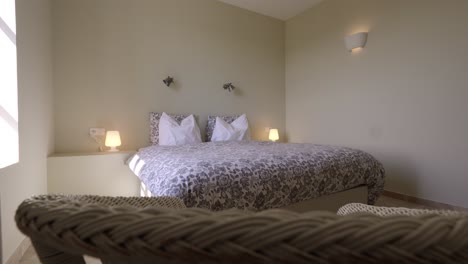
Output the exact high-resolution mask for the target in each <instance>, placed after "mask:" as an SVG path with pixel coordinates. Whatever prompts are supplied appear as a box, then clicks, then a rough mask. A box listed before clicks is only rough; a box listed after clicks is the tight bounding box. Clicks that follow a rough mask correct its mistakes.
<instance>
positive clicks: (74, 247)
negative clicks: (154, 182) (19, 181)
mask: <svg viewBox="0 0 468 264" xmlns="http://www.w3.org/2000/svg"><path fill="white" fill-rule="evenodd" d="M140 199H142V202H141V203H140V202H139V200H140ZM148 199H150V201H148ZM151 199H152V198H131V199H129V200H126V199H122V198H115V205H117V206H112V205H114V199H113V198H99V197H92V196H86V197H83V199H81V198H80V197H76V196H74V197H72V198H70V197H62V198H61V197H59V196H52V197H48V196H40V197H36V198H32V199H29V200H26V201H24V202H23V203H22V204H21V205H20V207H19V208H18V211H17V214H16V221H17V224H18V227H19V228H20V230H21V231H22V232H23V233H25V234H26V235H28V236H30V237H31V238H32V241H33V243H34V244H35V245H39V246H36V249H39V250H40V249H41V247H42V248H44V249H43V252H45V253H43V254H42V256H43V257H42V258H41V260H42V261H43V263H66V262H61V261H60V260H63V259H68V261H70V259H72V260H73V261H71V262H69V263H82V262H80V261H81V259H73V256H79V255H83V254H87V255H91V256H94V257H98V258H101V259H103V260H104V262H105V263H106V262H107V263H152V262H154V263H156V261H157V263H166V261H170V263H467V262H468V218H467V217H466V215H462V214H460V215H451V216H442V215H434V214H432V215H418V216H403V215H396V216H387V217H380V216H377V215H373V214H357V215H356V214H352V215H347V216H338V215H335V214H332V213H326V212H311V213H305V214H297V213H293V212H288V211H282V210H270V211H263V212H257V213H253V212H247V211H239V210H228V211H222V212H211V211H207V210H201V209H180V208H179V209H168V208H159V207H147V206H148V205H151V204H153V203H152V202H151ZM153 199H154V198H153ZM94 202H96V203H94ZM132 204H134V206H129V205H132ZM154 204H157V202H156V203H154ZM164 204H166V205H167V204H168V203H166V202H165V203H164ZM169 204H172V202H170V203H169ZM175 204H178V203H177V202H176V203H175ZM121 205H124V207H122V206H121ZM179 205H180V204H179ZM54 250H55V251H56V252H54ZM38 253H39V255H41V253H40V252H38ZM61 254H62V255H63V254H64V255H65V256H62V255H61ZM57 256H60V258H58V257H57ZM54 258H55V259H54ZM49 260H50V261H49Z"/></svg>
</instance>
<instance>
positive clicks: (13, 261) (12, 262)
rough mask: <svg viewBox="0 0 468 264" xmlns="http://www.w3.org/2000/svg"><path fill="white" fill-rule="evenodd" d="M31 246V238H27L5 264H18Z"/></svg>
mask: <svg viewBox="0 0 468 264" xmlns="http://www.w3.org/2000/svg"><path fill="white" fill-rule="evenodd" d="M30 246H31V240H29V238H25V239H24V240H23V242H21V244H20V245H19V246H18V248H17V249H16V250H15V252H13V255H11V257H10V258H9V259H8V260H7V262H5V264H18V263H19V262H20V260H21V258H23V256H24V253H26V250H28V248H29V247H30Z"/></svg>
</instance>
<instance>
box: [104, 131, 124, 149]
mask: <svg viewBox="0 0 468 264" xmlns="http://www.w3.org/2000/svg"><path fill="white" fill-rule="evenodd" d="M105 144H106V147H110V150H109V151H119V150H118V149H117V147H119V146H120V145H122V142H121V141H120V133H119V131H107V134H106V143H105Z"/></svg>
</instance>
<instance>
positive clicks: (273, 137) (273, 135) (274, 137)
mask: <svg viewBox="0 0 468 264" xmlns="http://www.w3.org/2000/svg"><path fill="white" fill-rule="evenodd" d="M268 138H269V139H270V140H271V141H273V142H275V141H277V140H278V139H279V133H278V129H276V128H273V129H270V134H269V135H268Z"/></svg>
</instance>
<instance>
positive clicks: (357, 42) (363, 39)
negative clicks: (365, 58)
mask: <svg viewBox="0 0 468 264" xmlns="http://www.w3.org/2000/svg"><path fill="white" fill-rule="evenodd" d="M367 36H368V33H367V32H359V33H356V34H352V35H349V36H347V37H346V38H345V46H346V49H347V50H348V51H349V52H352V51H353V50H354V49H359V48H364V46H366V43H367Z"/></svg>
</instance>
